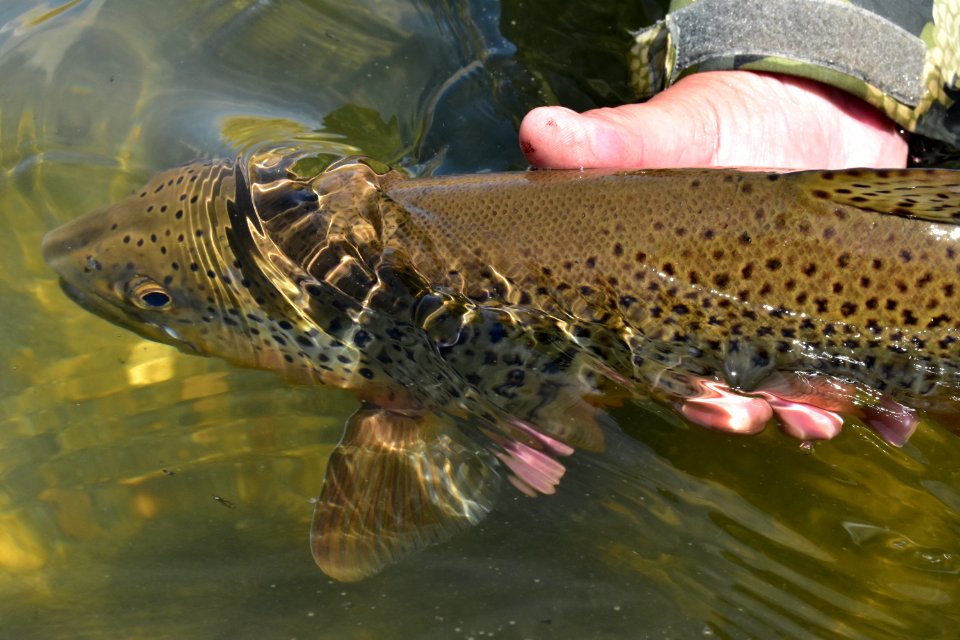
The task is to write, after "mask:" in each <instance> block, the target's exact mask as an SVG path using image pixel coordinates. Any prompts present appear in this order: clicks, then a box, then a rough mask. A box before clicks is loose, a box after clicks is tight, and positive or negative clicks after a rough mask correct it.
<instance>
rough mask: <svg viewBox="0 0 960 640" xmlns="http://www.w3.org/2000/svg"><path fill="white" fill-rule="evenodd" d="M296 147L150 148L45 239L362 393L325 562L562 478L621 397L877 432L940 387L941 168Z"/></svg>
mask: <svg viewBox="0 0 960 640" xmlns="http://www.w3.org/2000/svg"><path fill="white" fill-rule="evenodd" d="M310 160H311V159H310V157H309V155H308V154H287V155H280V154H270V153H268V154H264V155H262V156H259V157H256V158H254V159H252V160H251V161H250V162H249V163H245V162H242V161H238V162H219V163H205V164H192V165H188V166H185V167H181V168H178V169H174V170H171V171H167V172H164V173H161V174H159V175H157V176H156V177H155V178H154V179H153V180H152V181H151V182H150V183H149V184H147V185H146V186H145V187H144V188H143V189H142V190H141V191H140V192H138V193H135V194H134V195H132V196H131V197H130V198H128V199H127V200H125V201H123V202H120V203H118V204H116V205H114V206H112V207H109V208H107V209H105V210H103V211H100V212H95V213H92V214H90V215H88V216H86V217H83V218H80V219H78V220H75V221H73V222H71V223H69V224H67V225H64V226H63V227H61V228H59V229H56V230H54V231H52V232H50V233H49V234H48V235H47V236H46V238H45V239H44V244H43V251H44V256H45V258H46V260H47V262H48V263H49V264H50V265H51V266H52V267H53V268H54V269H55V270H56V271H57V272H58V273H59V274H60V276H61V284H62V288H63V290H64V291H65V292H66V293H67V295H69V296H70V297H71V298H73V299H74V300H75V301H76V302H78V303H79V304H80V305H82V306H83V307H84V308H86V309H88V310H90V311H91V312H93V313H96V314H97V315H100V316H102V317H104V318H106V319H108V320H110V321H112V322H115V323H117V324H119V325H121V326H124V327H127V328H129V329H131V330H132V331H135V332H137V333H139V334H141V335H143V336H146V337H148V338H151V339H154V340H157V341H160V342H164V343H167V344H172V345H174V346H176V347H178V348H180V349H181V350H183V351H185V352H188V353H195V354H202V355H214V356H219V357H222V358H225V359H226V360H228V361H230V362H232V363H234V364H237V365H240V366H245V367H255V368H261V369H268V370H272V371H275V372H278V373H280V374H282V375H283V376H285V377H286V378H287V379H289V380H290V381H292V382H296V383H302V384H325V385H332V386H336V387H341V388H345V389H349V390H351V391H352V392H353V393H354V394H355V395H356V397H357V398H358V399H359V400H360V401H361V402H362V408H361V409H360V410H358V411H357V412H356V414H354V415H353V416H352V417H351V419H350V420H349V422H348V424H347V425H346V430H345V432H344V435H343V438H342V440H341V442H340V444H339V445H338V447H337V448H336V450H335V451H334V453H333V454H332V456H331V459H330V461H329V463H328V468H327V474H326V479H325V482H324V487H323V490H322V492H321V495H320V497H319V499H318V500H317V504H316V507H315V515H314V523H313V527H312V531H311V546H312V550H313V554H314V558H315V559H316V561H317V563H318V564H319V566H320V567H321V568H322V569H323V570H324V571H325V572H326V573H328V574H329V575H330V576H332V577H334V578H337V579H340V580H357V579H360V578H363V577H365V576H367V575H370V574H372V573H375V572H376V571H378V570H380V569H381V568H382V567H383V566H384V565H386V564H388V563H390V562H392V561H394V560H395V559H397V558H399V557H402V556H403V555H405V554H407V553H410V552H412V551H414V550H417V549H419V548H421V547H423V546H425V545H427V544H430V543H432V542H436V541H440V540H444V539H447V538H449V537H450V536H451V535H453V534H454V533H455V532H456V531H457V530H460V529H462V528H464V527H467V526H470V525H472V524H476V523H477V522H479V521H480V520H481V519H482V518H483V517H484V516H485V515H486V514H487V513H488V512H489V511H490V510H491V509H492V507H493V504H494V502H495V499H496V497H497V495H498V493H499V491H500V488H501V487H500V484H501V477H502V476H505V477H506V478H507V479H508V481H509V482H510V483H512V485H513V486H514V487H516V489H518V490H519V491H521V492H523V493H525V494H528V495H531V496H535V495H539V494H551V493H553V492H555V491H556V488H557V486H558V485H559V484H560V482H561V478H562V476H563V474H564V471H565V468H564V464H563V462H562V461H563V459H564V457H566V456H569V455H571V454H572V453H573V452H574V451H575V450H577V449H582V450H589V451H600V450H602V449H603V447H604V435H603V430H604V428H605V427H606V426H608V425H610V424H611V423H612V421H611V419H610V418H609V417H608V415H607V413H606V410H607V409H609V408H610V407H612V406H615V405H617V404H619V403H621V402H623V401H624V399H629V398H639V397H644V398H647V397H649V398H653V399H654V400H656V401H659V402H661V403H664V404H666V405H668V406H670V407H673V408H674V409H676V410H677V411H678V412H679V414H681V415H682V416H684V417H685V418H686V419H688V420H689V421H691V422H693V423H695V424H699V425H703V426H706V427H710V428H714V429H719V430H723V431H729V432H739V433H756V432H758V431H760V430H762V429H763V428H764V427H765V425H767V423H769V422H770V421H771V420H773V421H775V422H777V423H778V424H779V425H780V426H781V427H782V428H783V430H784V431H786V432H787V433H788V434H790V435H793V436H795V437H797V438H800V439H802V440H805V441H806V440H812V439H829V438H831V437H833V436H835V435H836V434H837V433H838V432H839V430H840V428H841V426H842V424H843V421H844V419H845V418H858V419H859V420H861V421H863V422H864V423H865V424H867V425H869V426H870V427H872V428H873V429H874V430H875V431H876V432H877V433H878V434H879V435H880V436H881V437H882V438H884V439H885V440H887V441H888V442H889V443H891V444H892V445H900V444H902V443H903V442H905V441H906V439H907V438H908V437H909V436H910V434H911V433H912V432H913V430H914V429H916V428H917V425H918V424H919V423H920V418H919V416H920V415H930V416H933V417H937V416H947V415H951V414H952V413H953V412H955V409H956V407H955V398H956V396H957V394H958V393H960V374H958V372H960V369H958V367H960V363H958V358H957V357H956V350H957V347H956V345H955V343H956V342H957V338H958V327H960V302H958V297H957V291H956V283H955V274H956V273H957V270H958V265H960V258H958V250H960V242H958V239H960V233H958V231H960V228H958V227H957V226H955V221H956V219H957V218H958V217H960V174H958V173H957V172H952V171H948V170H919V169H917V170H890V171H887V170H850V171H842V172H802V173H794V174H764V173H740V172H735V171H722V170H673V171H633V172H611V171H583V172H577V171H534V172H526V173H509V174H488V175H476V176H462V177H441V178H421V179H407V178H405V177H404V176H402V175H400V174H398V173H397V172H380V171H378V170H376V169H375V168H374V165H373V164H372V163H370V162H367V161H364V160H362V159H348V160H344V161H341V162H339V163H336V164H334V165H331V166H330V167H328V168H327V169H326V170H324V171H323V172H322V173H319V174H316V173H315V172H311V171H309V170H308V169H307V168H308V167H310V166H313V163H311V162H310ZM918 412H919V413H918ZM221 503H222V504H224V505H225V506H229V505H227V504H226V503H225V502H221Z"/></svg>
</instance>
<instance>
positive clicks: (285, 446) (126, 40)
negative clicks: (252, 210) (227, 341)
mask: <svg viewBox="0 0 960 640" xmlns="http://www.w3.org/2000/svg"><path fill="white" fill-rule="evenodd" d="M658 4H659V3H648V5H649V6H644V4H643V3H635V4H633V5H631V7H630V8H629V9H624V8H622V7H621V6H620V3H616V2H601V3H594V4H593V5H592V7H591V8H590V9H585V8H583V7H581V6H580V3H563V4H551V5H550V7H549V9H547V8H545V7H546V6H547V5H546V4H545V3H520V2H514V3H504V6H503V7H500V6H499V5H498V3H492V2H491V3H479V2H478V3H465V2H463V3H439V2H419V3H418V2H401V1H399V0H393V1H391V2H377V1H375V0H365V1H364V2H360V3H352V4H350V5H347V4H344V3H338V2H332V1H330V2H324V1H321V0H314V1H312V2H268V1H245V0H233V1H230V2H226V1H221V2H211V1H208V2H199V1H195V0H194V1H189V2H188V1H186V0H184V1H182V2H178V3H149V2H132V1H129V0H126V1H124V0H115V1H108V0H89V1H86V2H69V3H42V4H38V3H35V2H32V1H26V0H24V1H17V0H7V1H6V2H4V3H3V5H2V6H0V78H2V79H3V83H2V86H0V171H2V174H0V220H2V222H3V225H4V229H5V231H6V233H4V234H2V235H0V259H2V265H3V269H2V271H0V308H2V309H3V311H2V314H0V335H2V337H0V362H2V363H3V364H2V368H0V636H2V637H16V638H128V637H146V638H165V637H170V638H246V637H251V638H327V637H329V638H367V637H369V638H381V637H418V638H458V637H463V638H467V637H473V638H483V637H491V636H495V637H504V638H585V637H598V638H622V637H631V638H632V637H638V638H640V637H652V638H656V637H671V638H688V637H696V636H707V637H711V636H716V637H722V638H747V637H770V638H774V637H798V638H799V637H803V638H807V637H823V638H833V637H842V638H908V637H909V638H953V637H956V629H957V628H958V626H960V471H958V465H957V460H960V438H957V437H956V436H955V435H952V434H950V433H948V432H947V431H945V430H944V429H942V428H940V427H936V426H932V425H924V426H922V427H921V428H920V430H919V431H918V433H917V435H916V436H915V437H914V438H913V439H912V440H911V442H910V443H909V444H908V445H907V446H906V447H904V448H903V449H900V450H897V449H893V448H891V447H889V446H887V445H885V444H883V443H882V442H881V441H879V440H878V439H877V438H876V437H875V436H873V435H872V434H871V433H870V432H869V431H868V430H866V429H864V428H861V427H858V426H857V425H849V426H847V427H846V428H845V430H844V432H843V433H842V434H841V436H840V437H839V438H837V439H836V440H834V441H831V442H827V443H821V444H818V445H816V446H815V447H814V449H813V451H804V450H802V449H801V448H800V447H799V446H798V443H797V442H796V441H793V440H790V439H788V438H786V437H783V436H782V435H780V434H778V433H777V432H776V431H775V430H768V432H766V433H764V434H763V435H761V436H757V437H752V438H735V437H730V436H723V435H720V434H716V433H712V432H709V431H706V430H703V429H692V428H688V427H685V426H683V425H681V424H679V423H678V421H677V420H676V419H674V418H672V417H671V416H670V415H668V414H667V413H666V412H665V411H662V410H657V409H655V408H650V407H638V406H627V407H624V408H623V409H622V410H620V411H619V412H618V413H617V415H616V417H617V420H618V422H619V423H620V425H621V426H622V428H623V433H613V432H611V433H609V434H607V436H608V451H607V452H605V453H603V454H593V455H591V454H577V455H575V456H574V457H573V458H572V459H570V461H569V465H568V467H569V470H568V473H567V475H566V476H565V477H564V480H563V483H562V485H561V490H560V492H559V493H558V495H557V496H554V497H551V498H539V499H536V500H532V499H528V498H526V497H523V496H521V495H518V494H513V493H507V492H505V493H504V494H503V497H502V500H501V502H500V504H499V505H498V509H497V510H496V511H495V512H494V513H493V514H492V515H491V516H490V517H489V518H488V519H487V520H486V521H485V522H484V523H483V524H482V525H481V526H478V527H476V528H475V529H473V530H471V531H469V532H466V533H465V534H463V535H460V536H458V537H457V538H455V539H454V540H453V541H451V542H449V543H447V544H444V545H441V546H437V547H434V548H430V549H428V550H426V551H425V552H423V553H420V554H418V555H416V556H414V557H412V558H409V559H407V560H405V561H404V562H402V563H400V564H398V565H397V566H395V567H392V568H390V569H388V570H387V571H385V572H384V573H383V574H381V575H379V576H377V577H374V578H372V579H370V580H367V581H364V582H361V583H359V584H351V585H342V584H337V583H334V582H332V581H330V580H328V579H327V578H326V577H325V576H324V575H323V574H321V573H320V572H319V571H318V570H317V569H316V568H315V567H314V565H313V562H312V560H311V558H310V553H309V549H308V547H307V531H308V527H309V522H310V516H311V512H312V505H311V503H310V500H311V498H312V497H313V496H315V495H316V494H317V493H318V491H319V488H320V485H321V482H322V478H323V471H324V464H325V460H326V457H327V455H328V454H329V452H330V450H331V449H332V447H333V446H334V445H335V444H336V442H337V440H338V439H339V436H340V430H341V425H342V424H343V422H344V420H345V419H346V418H347V416H349V415H350V413H351V412H352V411H353V409H354V408H355V405H354V401H353V400H352V399H351V398H350V397H348V396H346V395H344V394H341V393H337V392H333V391H320V392H318V391H316V390H311V389H303V388H294V387H289V386H285V385H284V384H282V383H281V382H280V381H279V380H276V379H274V378H273V377H272V376H270V375H268V374H263V373H258V372H251V371H238V370H233V369H231V368H229V367H227V366H226V365H224V364H222V363H220V362H217V361H212V360H205V359H201V358H195V357H189V356H185V355H181V354H179V353H177V352H175V351H173V350H172V349H169V348H167V347H163V346H160V345H155V344H151V343H146V342H143V341H142V340H139V339H138V338H136V337H135V336H133V335H131V334H129V333H127V332H125V331H123V330H121V329H118V328H115V327H113V326H111V325H109V324H106V323H104V322H103V321H100V320H98V319H97V318H94V317H93V316H91V315H89V314H87V313H85V312H84V311H82V310H81V309H80V308H78V307H76V306H75V305H73V304H72V303H70V302H69V301H68V300H67V299H66V298H65V297H64V296H63V295H62V294H61V293H60V291H59V289H58V287H57V285H56V280H55V278H54V276H53V273H52V272H50V271H48V270H47V269H46V267H45V266H44V265H43V264H42V261H41V259H40V255H39V250H38V248H39V242H40V238H41V237H42V235H43V233H44V232H45V231H46V230H48V229H50V228H52V227H54V226H56V225H57V224H59V223H61V222H64V221H66V220H69V219H72V218H74V217H76V216H78V215H80V214H81V213H83V212H85V211H88V210H90V209H93V208H95V207H97V206H100V205H102V204H104V203H107V202H109V201H112V200H116V199H118V198H120V197H122V196H124V195H126V194H127V193H129V192H130V191H131V190H132V189H134V188H136V187H137V186H139V185H140V184H141V183H142V182H143V181H145V179H146V178H147V177H148V176H149V175H150V174H151V173H153V172H154V171H156V170H159V169H162V168H165V167H167V166H170V165H173V164H177V163H180V162H184V161H187V160H192V159H195V158H198V157H223V156H232V155H235V154H237V153H239V152H243V151H245V150H248V149H250V148H254V147H257V146H260V145H273V144H275V143H277V142H280V141H291V142H294V143H296V142H309V143H310V144H312V145H319V146H320V147H321V148H326V149H328V150H329V153H330V154H331V155H342V154H346V153H356V152H363V153H368V154H371V155H374V156H376V157H378V158H380V159H382V160H386V161H390V162H392V163H394V164H397V165H399V166H403V167H406V168H408V169H410V170H411V171H415V172H444V173H453V172H471V171H483V170H498V169H508V168H519V167H522V166H523V164H522V158H521V156H520V154H519V152H518V151H517V150H516V140H515V138H516V135H515V126H516V124H517V122H518V120H519V118H520V117H521V116H522V114H523V113H524V112H525V111H526V110H527V109H529V108H531V107H532V106H535V105H537V104H540V103H542V102H544V101H561V102H563V103H564V104H568V105H572V106H575V107H578V108H587V107H589V106H592V105H594V104H598V103H606V102H616V101H617V100H622V99H625V98H626V97H627V89H626V87H625V85H624V84H623V78H624V77H625V73H624V72H625V66H624V63H623V59H622V54H621V49H622V47H623V46H625V43H626V42H627V38H626V35H625V33H626V29H627V28H632V27H636V26H640V25H642V24H644V23H645V22H648V21H649V20H651V19H653V18H654V17H656V15H657V13H656V12H657V5H658ZM217 498H219V500H218V499H217Z"/></svg>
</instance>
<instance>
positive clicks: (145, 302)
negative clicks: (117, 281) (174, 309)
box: [124, 276, 173, 311]
mask: <svg viewBox="0 0 960 640" xmlns="http://www.w3.org/2000/svg"><path fill="white" fill-rule="evenodd" d="M124 289H125V290H126V296H127V299H128V300H129V301H130V302H132V303H133V304H134V305H136V306H138V307H140V308H141V309H148V310H157V311H159V310H163V309H169V308H170V306H171V305H172V304H173V297H172V296H171V295H170V293H169V292H168V291H167V290H166V289H164V288H163V287H162V286H160V285H159V284H157V282H156V281H155V280H153V279H152V278H148V277H147V276H137V277H136V278H134V279H133V280H130V281H129V282H128V283H127V285H126V287H124Z"/></svg>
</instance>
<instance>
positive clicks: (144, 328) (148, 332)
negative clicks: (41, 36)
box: [60, 277, 203, 355]
mask: <svg viewBox="0 0 960 640" xmlns="http://www.w3.org/2000/svg"><path fill="white" fill-rule="evenodd" d="M60 290H61V291H63V293H64V295H66V296H67V297H68V298H70V299H71V300H72V301H73V302H74V303H76V304H77V305H78V306H79V307H81V308H82V309H84V310H85V311H88V312H90V313H92V314H93V315H95V316H98V317H100V318H103V319H104V320H106V321H107V322H109V323H111V324H113V325H116V326H118V327H122V328H124V329H127V330H128V331H132V332H133V333H136V334H138V335H141V336H145V337H147V338H149V339H151V340H155V341H157V342H162V343H164V344H167V345H170V346H172V347H176V348H177V349H179V350H180V351H183V352H184V353H188V354H191V355H203V353H202V352H201V351H200V349H198V348H197V347H196V346H195V345H194V344H193V343H192V342H189V341H187V340H184V339H183V337H181V336H180V334H178V333H177V332H176V331H174V330H173V329H171V328H167V327H165V326H162V325H157V324H154V323H152V322H147V321H144V320H140V319H138V320H136V321H134V320H131V319H130V317H129V316H127V314H125V313H123V312H122V311H121V310H119V309H117V308H116V306H115V305H113V304H110V303H109V302H107V301H105V300H102V299H101V298H100V297H99V296H97V295H96V294H90V293H88V292H87V291H85V290H84V289H82V288H80V287H78V286H76V285H74V284H72V283H71V282H70V281H69V280H67V279H66V278H63V277H61V278H60Z"/></svg>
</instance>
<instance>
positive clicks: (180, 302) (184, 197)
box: [42, 163, 253, 364]
mask: <svg viewBox="0 0 960 640" xmlns="http://www.w3.org/2000/svg"><path fill="white" fill-rule="evenodd" d="M237 175H238V169H237V167H236V164H235V163H208V164H192V165H187V166H183V167H179V168H177V169H173V170H170V171H165V172H163V173H160V174H158V175H156V176H155V177H154V178H153V179H152V180H151V181H150V182H149V183H148V184H147V185H145V186H144V187H143V188H142V189H141V190H139V191H137V192H135V193H134V194H132V195H131V196H130V197H128V198H126V199H124V200H122V201H120V202H118V203H116V204H114V205H111V206H108V207H106V208H104V209H102V210H99V211H95V212H92V213H89V214H87V215H85V216H82V217H80V218H77V219H75V220H73V221H71V222H68V223H67V224H64V225H63V226H61V227H58V228H56V229H54V230H52V231H50V232H49V233H47V234H46V236H45V237H44V238H43V243H42V252H43V257H44V260H45V261H46V262H47V264H48V265H49V266H50V267H51V268H53V270H54V271H56V272H57V274H58V275H59V276H60V285H61V288H62V289H63V291H64V293H66V295H67V296H68V297H70V298H71V299H72V300H74V301H75V302H76V303H78V304H79V305H80V306H81V307H83V308H84V309H86V310H88V311H90V312H92V313H94V314H96V315H98V316H100V317H102V318H104V319H106V320H109V321H110V322H113V323H114V324H117V325H119V326H122V327H124V328H126V329H129V330H131V331H133V332H135V333H137V334H139V335H141V336H143V337H145V338H148V339H150V340H155V341H158V342H162V343H165V344H169V345H172V346H175V347H177V348H179V349H180V350H182V351H185V352H188V353H194V354H202V355H223V354H225V353H229V354H231V355H232V356H233V357H230V358H229V359H230V360H233V361H238V362H239V363H240V364H249V362H246V361H250V360H252V359H253V354H252V353H250V348H249V342H250V341H249V339H248V338H247V339H245V340H241V337H245V336H244V335H243V334H244V331H243V330H242V327H240V326H239V323H235V324H231V323H227V322H223V321H222V320H223V317H224V316H225V315H229V313H228V311H229V309H236V310H238V309H239V308H240V305H239V298H241V297H242V295H241V294H240V293H239V292H238V287H236V286H234V285H233V282H232V279H231V278H232V276H235V275H236V274H235V273H234V271H235V270H236V269H235V267H234V266H233V264H232V260H231V257H230V255H229V244H228V243H226V242H225V241H224V238H225V234H226V230H227V228H228V227H229V224H228V209H229V207H230V206H231V203H232V201H233V199H235V198H236V179H237ZM244 345H247V346H244Z"/></svg>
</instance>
